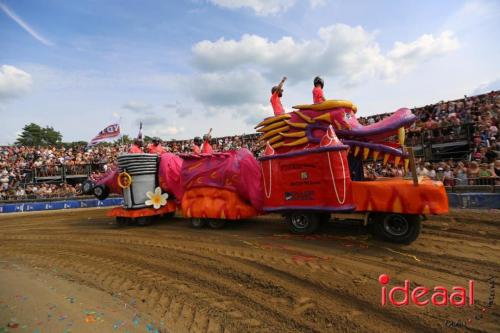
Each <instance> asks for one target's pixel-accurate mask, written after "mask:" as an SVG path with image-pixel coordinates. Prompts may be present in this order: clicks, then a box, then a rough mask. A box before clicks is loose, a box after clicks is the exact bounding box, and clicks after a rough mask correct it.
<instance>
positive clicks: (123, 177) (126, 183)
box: [118, 171, 132, 189]
mask: <svg viewBox="0 0 500 333" xmlns="http://www.w3.org/2000/svg"><path fill="white" fill-rule="evenodd" d="M131 184H132V177H131V176H130V175H129V174H128V173H127V172H125V171H124V172H122V173H120V174H119V175H118V186H120V187H121V188H123V189H126V188H129V187H130V185H131Z"/></svg>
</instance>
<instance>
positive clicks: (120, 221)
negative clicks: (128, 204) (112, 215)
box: [116, 216, 130, 227]
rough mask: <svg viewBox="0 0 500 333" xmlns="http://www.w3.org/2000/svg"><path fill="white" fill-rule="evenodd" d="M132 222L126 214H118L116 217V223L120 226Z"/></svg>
mask: <svg viewBox="0 0 500 333" xmlns="http://www.w3.org/2000/svg"><path fill="white" fill-rule="evenodd" d="M129 224H130V218H129V217H125V216H117V217H116V225H117V226H119V227H125V226H128V225H129Z"/></svg>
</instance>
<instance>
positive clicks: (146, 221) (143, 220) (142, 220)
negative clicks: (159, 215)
mask: <svg viewBox="0 0 500 333" xmlns="http://www.w3.org/2000/svg"><path fill="white" fill-rule="evenodd" d="M152 221H153V219H152V218H151V216H141V217H137V218H135V222H136V223H137V225H138V226H141V227H145V226H148V225H150V224H151V222H152Z"/></svg>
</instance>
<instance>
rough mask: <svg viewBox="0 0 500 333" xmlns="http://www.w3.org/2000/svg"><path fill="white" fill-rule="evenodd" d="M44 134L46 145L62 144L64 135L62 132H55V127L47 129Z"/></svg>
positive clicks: (43, 131)
mask: <svg viewBox="0 0 500 333" xmlns="http://www.w3.org/2000/svg"><path fill="white" fill-rule="evenodd" d="M42 133H43V141H44V144H45V145H48V146H49V145H50V146H52V145H58V144H60V143H61V140H62V135H61V133H60V132H58V131H56V130H54V128H53V127H48V126H47V127H45V128H44V129H43V130H42Z"/></svg>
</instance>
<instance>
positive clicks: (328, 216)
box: [319, 213, 331, 224]
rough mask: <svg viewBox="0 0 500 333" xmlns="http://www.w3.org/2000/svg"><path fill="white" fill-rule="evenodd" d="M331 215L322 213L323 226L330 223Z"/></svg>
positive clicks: (320, 215) (320, 216)
mask: <svg viewBox="0 0 500 333" xmlns="http://www.w3.org/2000/svg"><path fill="white" fill-rule="evenodd" d="M330 217H331V214H330V213H321V214H319V221H320V223H321V224H323V223H328V222H329V221H330Z"/></svg>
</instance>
